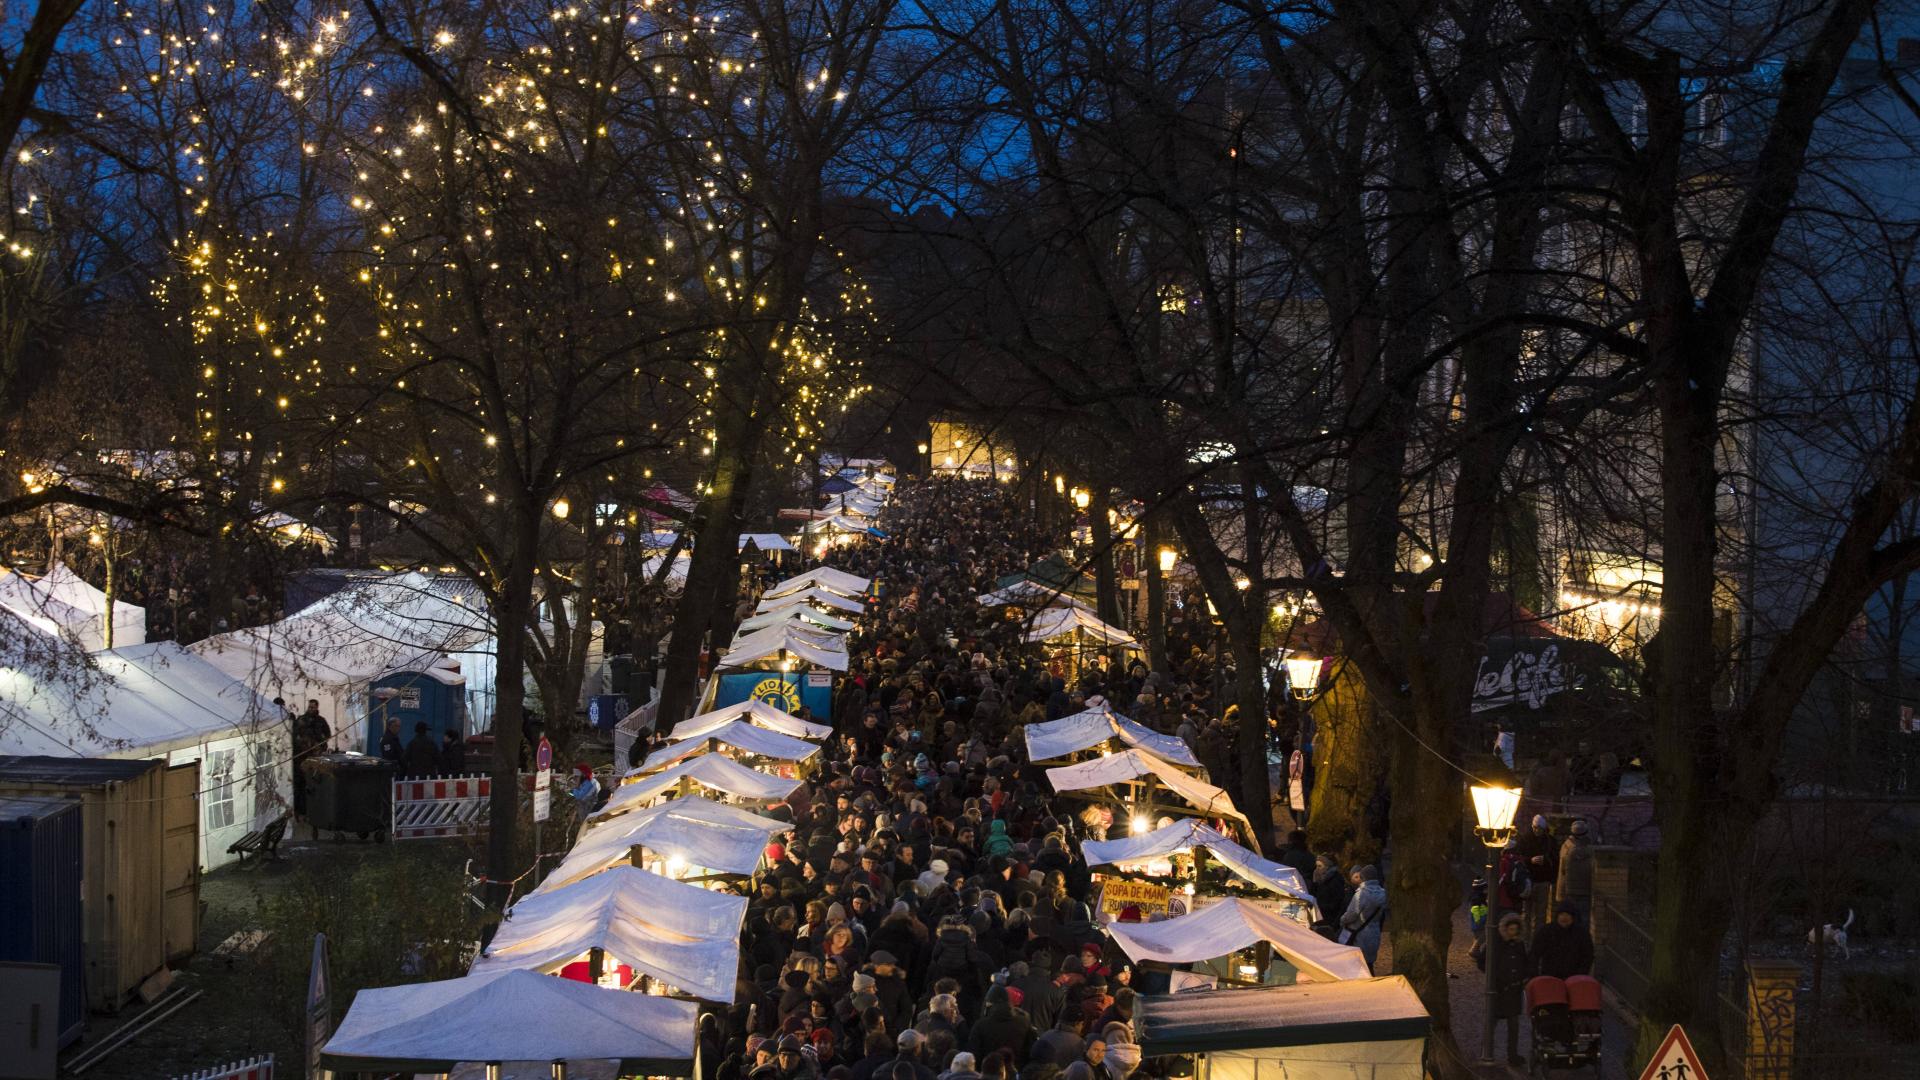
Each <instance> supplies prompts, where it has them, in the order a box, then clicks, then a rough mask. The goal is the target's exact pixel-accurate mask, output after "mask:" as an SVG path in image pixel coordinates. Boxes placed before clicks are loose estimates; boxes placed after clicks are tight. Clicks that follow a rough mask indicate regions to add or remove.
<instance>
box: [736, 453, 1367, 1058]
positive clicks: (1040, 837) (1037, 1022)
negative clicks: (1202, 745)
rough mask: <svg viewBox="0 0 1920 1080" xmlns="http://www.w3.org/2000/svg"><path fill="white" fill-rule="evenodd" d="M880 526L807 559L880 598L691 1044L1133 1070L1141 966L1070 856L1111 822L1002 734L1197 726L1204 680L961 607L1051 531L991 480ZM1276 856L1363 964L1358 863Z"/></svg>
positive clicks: (959, 485)
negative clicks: (1101, 919) (1063, 724)
mask: <svg viewBox="0 0 1920 1080" xmlns="http://www.w3.org/2000/svg"><path fill="white" fill-rule="evenodd" d="M883 527H884V529H885V531H886V532H887V533H888V537H889V539H888V541H887V542H886V543H885V544H866V545H856V546H850V547H846V548H842V549H838V550H836V551H835V552H833V553H832V554H831V555H830V556H829V559H828V561H829V563H830V564H831V565H833V566H836V567H837V568H839V569H843V570H847V571H850V572H852V573H855V574H858V575H860V576H863V577H868V578H872V579H874V580H876V581H877V582H878V584H879V589H878V597H877V599H876V600H875V601H874V602H873V603H871V604H870V606H869V608H868V610H867V611H866V612H865V613H864V614H863V615H862V616H861V617H860V618H859V620H858V625H857V628H856V630H855V631H854V632H853V633H852V634H851V635H850V641H849V653H850V657H851V663H850V668H849V671H848V673H847V677H846V678H845V679H844V680H842V681H841V682H840V686H839V689H838V691H837V695H836V701H835V705H834V709H833V716H832V718H831V719H832V722H833V726H834V731H835V733H834V736H833V737H832V739H831V740H829V742H828V744H827V746H826V747H825V749H824V751H823V753H822V754H821V755H820V757H821V759H822V760H821V761H820V763H819V765H818V766H817V767H816V768H815V769H814V770H813V772H812V773H811V775H810V777H809V779H808V780H807V782H806V783H805V784H803V785H802V786H801V787H800V788H799V789H798V790H797V791H796V792H795V793H794V794H793V795H792V796H791V797H790V798H789V799H788V800H787V801H786V803H785V804H784V805H782V806H780V807H777V808H775V810H774V811H773V813H774V815H775V816H780V817H784V819H785V820H788V821H790V822H791V823H792V825H793V831H792V832H791V833H790V834H789V835H788V836H787V837H786V838H785V839H784V841H783V842H780V843H775V844H773V845H771V846H770V847H769V848H768V850H767V852H766V854H767V868H766V869H765V870H764V871H763V872H761V873H760V874H758V875H756V876H755V878H754V879H753V881H752V882H751V883H750V887H751V890H752V892H751V899H750V905H749V908H748V912H747V916H746V925H745V928H744V930H743V934H742V942H741V956H742V961H741V972H740V976H739V980H738V984H737V991H736V997H735V1001H734V1003H733V1006H732V1007H731V1009H729V1010H727V1011H726V1012H724V1013H720V1014H716V1015H715V1016H713V1017H712V1018H710V1020H709V1021H708V1022H706V1024H705V1025H704V1026H703V1031H702V1038H703V1040H705V1042H706V1045H705V1046H704V1047H703V1053H705V1054H706V1055H708V1058H707V1060H711V1061H719V1062H721V1063H722V1064H721V1066H720V1068H719V1075H720V1076H721V1077H723V1078H724V1080H818V1078H821V1077H828V1078H833V1080H937V1078H938V1080H974V1078H976V1077H988V1078H999V1080H1008V1078H1011V1077H1015V1076H1018V1077H1020V1078H1022V1080H1051V1078H1055V1077H1064V1078H1066V1080H1120V1078H1123V1077H1126V1076H1128V1075H1130V1074H1133V1073H1135V1072H1142V1073H1143V1075H1152V1074H1153V1073H1154V1072H1155V1070H1156V1068H1157V1063H1155V1062H1147V1063H1144V1064H1143V1062H1142V1060H1141V1057H1140V1054H1139V1049H1138V1046H1137V1043H1136V1039H1135V1032H1134V1030H1133V1027H1132V1021H1133V1010H1134V1004H1135V1000H1136V993H1137V992H1139V990H1140V983H1141V981H1142V979H1143V974H1142V973H1139V972H1136V971H1135V970H1134V968H1133V966H1132V965H1131V964H1129V963H1128V961H1127V958H1126V956H1125V954H1124V953H1122V952H1120V951H1119V950H1118V948H1117V947H1116V946H1115V945H1114V944H1113V943H1112V942H1111V940H1109V938H1108V936H1107V935H1106V934H1105V933H1104V932H1103V931H1102V930H1101V928H1100V925H1099V923H1098V922H1097V921H1096V913H1095V912H1094V911H1093V910H1091V909H1090V908H1089V906H1088V898H1089V897H1090V895H1091V894H1092V888H1091V871H1090V868H1089V867H1088V865H1087V863H1086V861H1085V859H1084V858H1083V856H1082V853H1081V847H1080V843H1081V841H1082V840H1083V839H1086V838H1097V837H1101V836H1104V834H1105V829H1106V827H1107V826H1108V825H1109V824H1110V823H1111V817H1112V813H1111V809H1110V808H1105V807H1101V806H1099V805H1097V804H1090V803H1086V802H1069V801H1067V800H1064V799H1062V798H1060V797H1059V796H1057V795H1055V794H1054V793H1053V791H1052V788H1051V786H1050V785H1049V784H1048V783H1047V781H1046V779H1045V778H1044V776H1043V775H1042V773H1043V771H1044V770H1042V769H1040V768H1038V767H1035V766H1033V765H1032V764H1030V763H1029V762H1028V761H1027V760H1026V757H1025V753H1024V750H1025V744H1024V741H1023V738H1022V728H1023V726H1024V725H1027V724H1031V723H1038V722H1041V721H1046V720H1052V719H1057V718H1059V717H1062V716H1066V715H1070V714H1072V713H1075V712H1078V711H1080V710H1082V709H1084V708H1087V707H1089V706H1090V705H1098V704H1100V703H1101V702H1102V701H1106V702H1112V703H1115V707H1116V708H1120V707H1123V706H1124V705H1131V706H1132V708H1131V710H1130V714H1131V715H1132V716H1133V717H1134V718H1135V719H1137V720H1140V721H1141V722H1143V723H1147V724H1148V725H1149V726H1152V727H1156V728H1158V729H1160V730H1162V731H1163V732H1165V733H1168V734H1174V733H1178V734H1181V735H1185V736H1196V737H1197V736H1198V735H1199V731H1198V730H1196V728H1197V727H1199V726H1200V725H1202V724H1204V722H1205V718H1204V713H1203V707H1201V706H1198V705H1196V703H1197V702H1200V701H1203V700H1204V699H1205V696H1206V694H1207V693H1208V688H1207V687H1206V686H1204V685H1195V684H1194V683H1193V682H1192V681H1191V680H1190V678H1187V677H1183V676H1169V675H1162V674H1155V673H1149V672H1147V671H1146V670H1145V669H1144V667H1142V666H1138V665H1136V666H1133V667H1131V668H1129V667H1126V666H1121V665H1114V664H1109V663H1107V662H1106V661H1105V660H1104V659H1101V658H1097V657H1085V658H1081V659H1083V660H1084V661H1085V662H1083V663H1063V662H1062V660H1061V658H1057V657H1055V658H1049V657H1048V656H1047V655H1046V654H1045V652H1044V651H1043V648H1042V647H1041V646H1036V645H1031V644H1028V643H1026V642H1025V641H1024V640H1023V629H1024V626H1023V623H1022V622H1021V621H1020V620H1018V619H1011V618H1008V617H1007V612H1006V610H1005V609H1001V608H985V607H982V606H980V605H979V604H978V602H977V597H979V596H980V595H981V594H983V593H987V592H990V591H992V590H993V589H994V587H995V584H996V582H997V580H998V579H999V578H1001V577H1002V576H1004V575H1007V574H1012V573H1015V572H1018V571H1020V570H1022V569H1024V568H1026V567H1027V566H1029V565H1030V564H1032V563H1033V562H1034V561H1036V560H1038V559H1040V558H1042V557H1043V556H1045V555H1047V554H1048V553H1050V552H1052V551H1053V550H1055V549H1056V548H1057V546H1058V543H1059V540H1060V539H1061V538H1060V537H1057V536H1055V535H1052V534H1051V533H1049V532H1048V531H1047V530H1046V529H1045V528H1043V527H1041V526H1039V525H1037V524H1035V522H1034V520H1033V518H1032V517H1031V516H1030V515H1025V514H1022V513H1020V512H1019V511H1018V508H1017V507H1015V506H1013V505H1011V503H1010V500H1008V499H1007V498H1006V495H1005V493H1004V488H1003V487H1000V486H998V485H990V484H984V483H977V482H968V481H963V480H935V481H931V482H924V483H920V484H915V485H910V486H906V487H903V488H902V490H901V491H900V492H899V493H898V494H897V496H896V498H895V499H894V501H893V502H892V503H891V504H890V505H889V507H888V509H887V511H886V512H885V515H884V517H883ZM1283 858H1284V859H1285V860H1286V861H1287V862H1288V863H1289V864H1290V865H1294V866H1295V867H1296V868H1299V869H1301V870H1302V874H1303V877H1305V878H1307V879H1309V880H1310V881H1311V882H1312V883H1313V891H1314V895H1315V896H1316V898H1320V902H1321V906H1322V908H1323V916H1324V917H1325V918H1326V919H1327V920H1328V921H1329V923H1331V924H1337V925H1336V926H1334V927H1331V928H1330V932H1332V933H1338V932H1339V931H1338V926H1339V925H1343V926H1344V927H1345V929H1346V931H1347V933H1346V935H1345V936H1346V937H1348V938H1349V939H1351V940H1352V941H1353V943H1354V944H1357V945H1361V946H1362V947H1363V948H1365V949H1366V951H1367V953H1368V958H1369V961H1371V960H1372V958H1373V954H1374V952H1375V951H1376V950H1377V948H1378V941H1379V934H1380V928H1381V926H1382V925H1383V924H1384V921H1385V916H1386V894H1385V891H1384V889H1383V888H1382V887H1381V883H1380V881H1379V873H1378V871H1377V870H1376V869H1374V868H1372V867H1363V868H1354V869H1352V870H1351V871H1347V870H1342V869H1341V868H1339V867H1337V866H1336V865H1334V864H1333V862H1332V861H1331V860H1329V859H1326V858H1316V857H1315V856H1314V854H1313V853H1312V852H1311V851H1309V850H1308V849H1307V845H1306V838H1305V835H1304V834H1303V833H1298V832H1296V833H1294V834H1293V836H1292V837H1291V842H1290V843H1289V845H1288V848H1287V851H1286V853H1285V855H1284V856H1283ZM1144 977H1146V978H1152V976H1144ZM1158 978H1160V979H1164V978H1165V975H1164V973H1162V974H1161V975H1159V976H1158Z"/></svg>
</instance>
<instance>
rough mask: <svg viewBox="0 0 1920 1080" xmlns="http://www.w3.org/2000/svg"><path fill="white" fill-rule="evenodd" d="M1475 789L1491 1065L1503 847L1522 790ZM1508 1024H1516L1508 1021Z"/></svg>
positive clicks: (1485, 1038) (1485, 1054) (1485, 1025)
mask: <svg viewBox="0 0 1920 1080" xmlns="http://www.w3.org/2000/svg"><path fill="white" fill-rule="evenodd" d="M1472 791H1473V820H1474V829H1473V835H1475V836H1477V837H1479V838H1480V842H1481V843H1482V844H1485V845H1486V847H1487V925H1486V926H1485V928H1484V930H1485V933H1486V935H1487V936H1486V942H1485V944H1483V945H1481V946H1480V948H1481V955H1482V956H1483V957H1484V959H1485V961H1486V968H1487V1009H1486V1016H1485V1017H1484V1018H1483V1019H1482V1022H1481V1031H1480V1035H1481V1041H1480V1050H1481V1054H1480V1061H1481V1063H1482V1064H1490V1063H1491V1062H1492V1061H1493V1019H1494V1014H1495V1013H1497V1012H1498V1011H1499V1001H1498V998H1499V996H1500V995H1499V991H1498V989H1497V987H1498V986H1499V983H1498V982H1497V976H1496V975H1495V974H1494V968H1495V966H1496V964H1497V962H1498V957H1499V954H1498V953H1497V952H1496V951H1495V949H1494V944H1495V941H1496V939H1497V938H1498V936H1499V933H1500V882H1499V872H1500V868H1499V861H1500V849H1501V848H1504V847H1506V846H1507V841H1508V840H1511V839H1512V838H1513V818H1514V815H1515V814H1517V813H1518V812H1519V810H1520V794H1521V792H1520V789H1519V788H1508V787H1494V786H1492V785H1490V784H1475V785H1474V786H1473V788H1472ZM1507 1022H1508V1023H1513V1021H1511V1020H1509V1021H1507Z"/></svg>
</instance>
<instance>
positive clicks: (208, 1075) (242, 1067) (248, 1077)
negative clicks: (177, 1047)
mask: <svg viewBox="0 0 1920 1080" xmlns="http://www.w3.org/2000/svg"><path fill="white" fill-rule="evenodd" d="M173 1080H273V1055H272V1054H265V1055H262V1056H260V1057H254V1058H248V1059H247V1060H245V1061H236V1062H234V1063H233V1064H231V1065H216V1066H214V1067H213V1068H211V1069H201V1070H200V1071H198V1072H192V1073H185V1074H183V1075H180V1076H176V1077H174V1078H173Z"/></svg>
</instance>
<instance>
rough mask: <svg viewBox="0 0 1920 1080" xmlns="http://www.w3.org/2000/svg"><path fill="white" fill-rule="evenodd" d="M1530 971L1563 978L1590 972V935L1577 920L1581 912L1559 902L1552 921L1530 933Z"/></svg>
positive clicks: (1591, 946)
mask: <svg viewBox="0 0 1920 1080" xmlns="http://www.w3.org/2000/svg"><path fill="white" fill-rule="evenodd" d="M1531 951H1532V954H1533V971H1534V974H1536V975H1551V976H1553V977H1554V978H1556V979H1564V978H1567V977H1568V976H1570V975H1590V974H1592V973H1593V935H1592V934H1590V933H1588V932H1587V927H1586V924H1584V923H1582V922H1581V921H1580V910H1579V908H1577V907H1576V906H1574V905H1573V904H1572V903H1570V902H1567V901H1562V902H1561V903H1560V905H1559V906H1558V907H1556V908H1555V909H1554V912H1553V921H1552V922H1550V923H1548V924H1547V925H1545V926H1542V927H1541V928H1540V929H1538V930H1535V931H1534V932H1533V948H1532V950H1531Z"/></svg>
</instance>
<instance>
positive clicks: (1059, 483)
mask: <svg viewBox="0 0 1920 1080" xmlns="http://www.w3.org/2000/svg"><path fill="white" fill-rule="evenodd" d="M1053 493H1054V494H1055V495H1065V494H1066V493H1067V478H1066V477H1065V476H1062V475H1061V474H1059V473H1054V474H1053Z"/></svg>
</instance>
